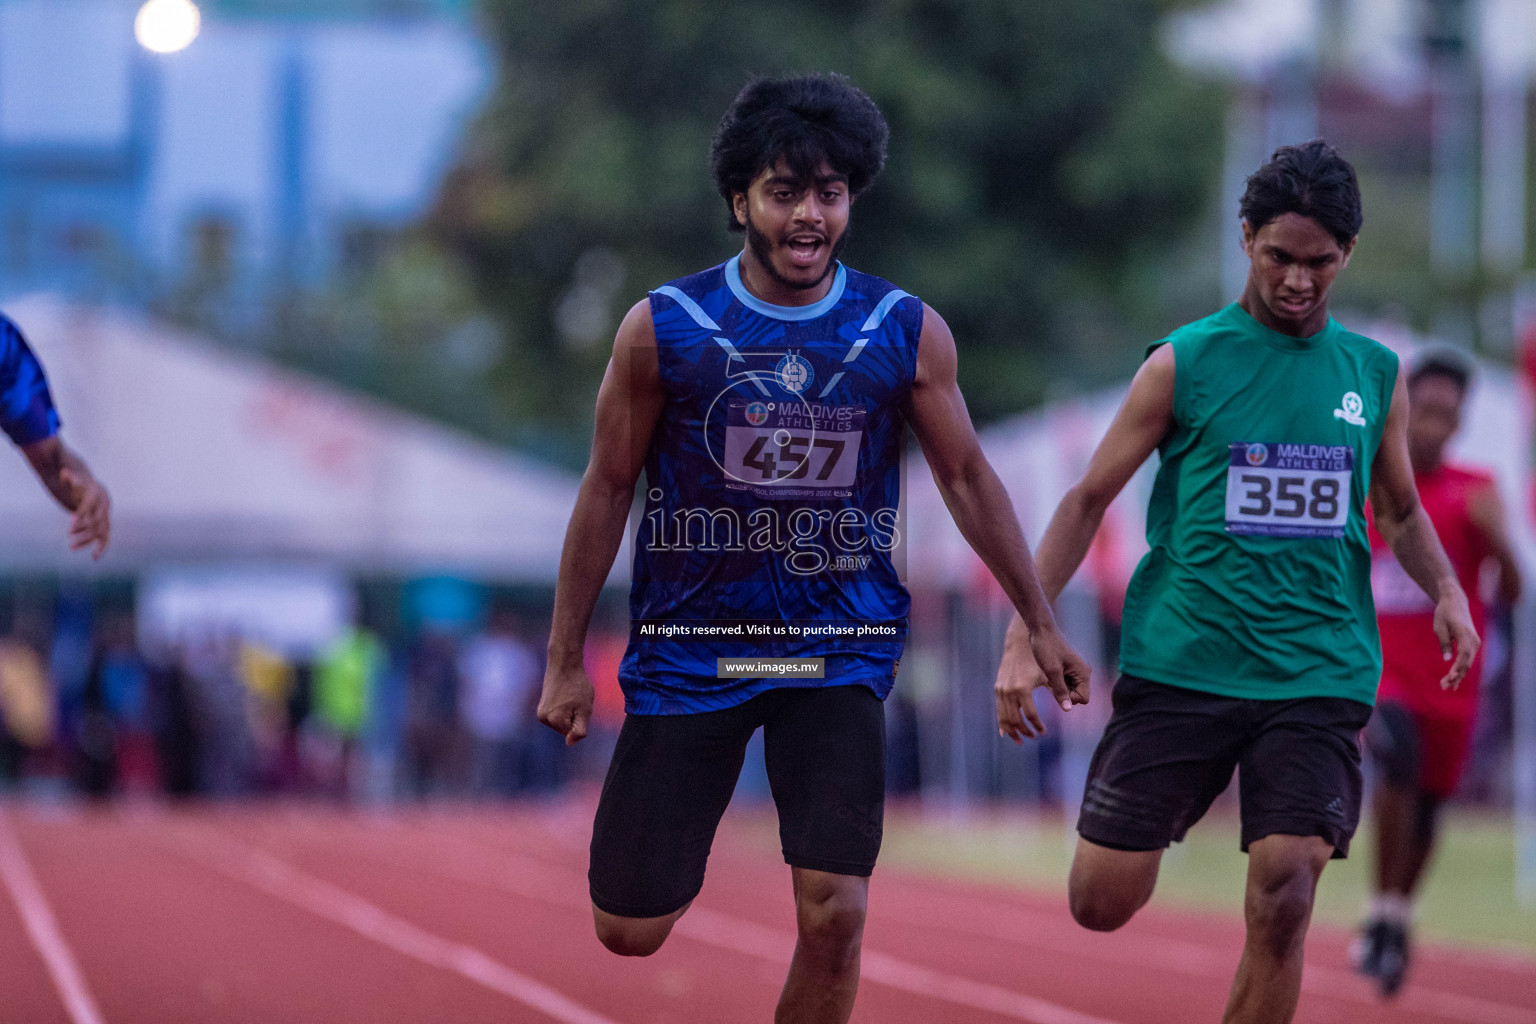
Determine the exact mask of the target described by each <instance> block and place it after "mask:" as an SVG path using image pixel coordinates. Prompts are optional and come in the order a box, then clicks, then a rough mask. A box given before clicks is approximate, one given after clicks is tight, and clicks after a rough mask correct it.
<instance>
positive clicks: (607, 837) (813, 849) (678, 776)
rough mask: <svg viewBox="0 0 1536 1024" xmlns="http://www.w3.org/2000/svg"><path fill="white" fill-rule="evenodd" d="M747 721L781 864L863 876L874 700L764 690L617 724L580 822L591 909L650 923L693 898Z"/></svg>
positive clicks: (845, 692)
mask: <svg viewBox="0 0 1536 1024" xmlns="http://www.w3.org/2000/svg"><path fill="white" fill-rule="evenodd" d="M759 726H761V727H762V729H763V747H764V754H765V757H766V760H767V763H768V782H769V785H770V786H771V787H772V790H773V800H774V803H775V804H776V805H777V806H778V811H779V838H780V841H781V843H782V845H783V849H784V860H785V862H786V863H788V864H789V865H791V866H792V867H799V868H809V869H811V870H814V871H827V872H831V873H833V874H840V875H862V876H868V875H869V874H870V873H872V872H873V871H874V867H875V858H876V856H877V855H878V854H879V852H880V839H881V834H882V828H883V822H884V813H885V707H884V705H883V704H882V703H881V701H880V698H878V697H876V696H875V695H874V693H873V692H872V691H871V690H870V689H869V688H868V687H866V686H861V685H850V686H829V687H814V688H800V687H795V688H784V689H777V690H769V691H767V692H766V693H760V694H758V695H757V696H755V697H753V698H752V699H750V700H748V701H746V702H745V703H742V704H739V705H737V706H735V707H731V708H725V709H723V710H720V711H706V712H701V713H699V714H691V715H630V716H628V717H627V718H625V719H624V727H623V728H622V729H621V730H620V732H619V740H618V745H617V747H616V748H615V749H614V753H613V761H612V762H611V763H610V764H609V766H608V776H607V779H606V780H605V781H604V783H603V795H602V798H601V800H600V801H599V802H598V806H597V820H596V821H595V822H594V823H593V826H592V861H591V867H590V869H589V871H588V881H589V883H590V885H591V892H592V902H593V904H594V905H596V906H597V907H598V909H600V910H603V911H606V912H607V913H610V914H617V915H619V916H621V917H661V916H663V915H666V914H670V913H672V912H673V911H675V910H678V909H680V908H682V907H683V906H685V905H687V904H688V903H689V901H691V900H692V899H693V898H694V897H695V896H697V895H698V893H699V889H700V888H701V887H702V886H703V884H704V865H705V862H706V861H707V860H708V858H709V848H710V846H711V844H712V843H713V842H714V838H715V829H716V827H717V826H718V825H719V824H720V817H721V815H722V814H724V813H725V808H726V805H727V804H729V803H730V801H731V794H732V792H734V790H735V788H736V779H737V776H738V775H740V773H741V765H742V760H743V758H744V756H745V753H746V749H747V741H748V740H749V739H750V738H751V736H752V733H753V732H754V731H755V730H756V729H757V728H758V727H759Z"/></svg>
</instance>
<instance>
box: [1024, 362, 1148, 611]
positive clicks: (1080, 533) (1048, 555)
mask: <svg viewBox="0 0 1536 1024" xmlns="http://www.w3.org/2000/svg"><path fill="white" fill-rule="evenodd" d="M1173 380H1174V357H1173V346H1172V345H1163V346H1161V347H1160V348H1158V349H1157V350H1156V351H1154V352H1153V353H1152V354H1151V355H1150V356H1148V357H1147V360H1146V362H1144V363H1142V364H1141V369H1140V370H1138V371H1137V372H1136V376H1135V378H1134V379H1133V380H1132V381H1131V389H1130V391H1129V392H1128V393H1127V394H1126V396H1125V402H1124V403H1122V404H1121V406H1120V411H1119V412H1117V413H1115V418H1114V420H1113V422H1111V423H1110V425H1109V430H1108V431H1107V432H1106V433H1105V434H1104V439H1103V440H1102V441H1100V442H1099V446H1098V448H1096V449H1094V452H1093V456H1092V458H1090V459H1089V460H1088V468H1087V470H1086V471H1084V473H1083V478H1082V479H1081V480H1080V481H1078V482H1077V484H1076V485H1075V486H1073V487H1072V488H1071V489H1070V490H1068V491H1067V493H1066V494H1065V495H1063V496H1062V499H1061V503H1060V504H1059V505H1057V506H1056V512H1055V514H1054V515H1052V516H1051V522H1050V525H1048V526H1047V527H1046V530H1045V536H1044V537H1043V538H1042V539H1041V541H1040V582H1041V583H1042V584H1044V585H1045V593H1046V596H1047V597H1049V598H1050V599H1051V600H1052V601H1055V600H1056V598H1058V597H1060V596H1061V592H1062V591H1063V590H1065V589H1066V587H1067V583H1068V581H1070V580H1071V579H1072V576H1073V574H1074V573H1076V572H1077V567H1078V566H1080V565H1082V564H1083V559H1084V558H1085V557H1087V555H1088V548H1089V546H1090V545H1092V544H1093V536H1094V534H1096V533H1097V532H1098V530H1099V524H1100V523H1101V522H1103V521H1104V513H1105V511H1106V510H1108V508H1109V506H1110V503H1111V502H1113V501H1114V500H1115V498H1116V497H1117V496H1118V495H1119V494H1120V492H1121V491H1122V490H1124V489H1125V485H1126V484H1127V483H1128V482H1130V479H1131V477H1132V476H1134V475H1135V474H1136V471H1137V470H1138V469H1140V468H1141V464H1142V463H1144V462H1146V461H1147V459H1148V457H1150V456H1151V454H1152V453H1153V452H1154V451H1155V450H1156V449H1157V446H1158V445H1159V444H1161V443H1162V441H1163V438H1165V437H1167V436H1168V431H1169V429H1170V428H1171V427H1172V426H1173Z"/></svg>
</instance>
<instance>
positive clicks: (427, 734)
mask: <svg viewBox="0 0 1536 1024" xmlns="http://www.w3.org/2000/svg"><path fill="white" fill-rule="evenodd" d="M458 703H459V670H458V659H457V658H456V657H455V654H454V649H453V639H452V637H450V636H449V635H448V634H446V633H444V632H441V631H439V630H436V629H428V630H427V631H425V632H423V633H422V634H421V636H419V637H418V638H417V640H416V643H415V645H414V646H413V647H412V648H411V652H410V655H409V657H408V659H407V667H406V713H405V740H406V742H405V746H406V755H405V756H406V764H405V770H406V789H407V792H409V793H410V795H412V796H416V797H430V796H444V795H447V794H448V793H449V792H451V791H452V790H453V789H454V788H456V787H455V785H454V783H455V782H456V781H457V777H458V776H460V774H461V773H460V772H459V770H458V769H459V750H460V746H461V745H460V743H459V728H458V726H459V708H458Z"/></svg>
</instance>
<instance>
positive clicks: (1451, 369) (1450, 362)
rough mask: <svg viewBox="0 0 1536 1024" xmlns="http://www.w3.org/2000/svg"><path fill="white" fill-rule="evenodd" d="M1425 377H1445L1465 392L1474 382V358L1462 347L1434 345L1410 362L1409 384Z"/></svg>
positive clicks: (1412, 384) (1411, 385) (1413, 383)
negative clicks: (1463, 350) (1461, 348)
mask: <svg viewBox="0 0 1536 1024" xmlns="http://www.w3.org/2000/svg"><path fill="white" fill-rule="evenodd" d="M1425 377H1445V378H1446V379H1448V380H1450V381H1452V382H1454V383H1455V385H1456V386H1457V387H1458V388H1460V389H1461V390H1462V391H1463V392H1465V391H1466V390H1467V388H1468V387H1469V386H1470V385H1471V384H1472V360H1471V358H1470V357H1468V356H1467V355H1466V354H1465V353H1464V352H1462V351H1461V350H1460V349H1455V348H1451V347H1450V346H1448V345H1434V346H1431V347H1430V348H1427V349H1424V350H1423V351H1421V352H1419V353H1418V354H1417V355H1415V356H1414V357H1413V359H1412V360H1411V361H1410V362H1409V364H1408V386H1409V387H1413V386H1414V385H1415V384H1417V383H1418V382H1419V381H1421V380H1423V379H1424V378H1425Z"/></svg>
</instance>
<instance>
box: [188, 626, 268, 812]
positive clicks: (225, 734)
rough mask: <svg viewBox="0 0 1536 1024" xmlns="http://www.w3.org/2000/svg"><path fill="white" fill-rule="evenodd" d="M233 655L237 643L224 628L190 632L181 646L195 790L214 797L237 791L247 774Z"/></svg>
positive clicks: (247, 749) (247, 741) (247, 742)
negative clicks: (194, 758)
mask: <svg viewBox="0 0 1536 1024" xmlns="http://www.w3.org/2000/svg"><path fill="white" fill-rule="evenodd" d="M237 654H238V645H237V644H236V643H235V641H234V638H233V637H232V636H230V635H229V634H227V633H217V634H216V633H208V634H204V635H202V636H198V637H194V638H193V639H192V640H191V641H190V642H189V643H188V644H187V646H186V651H185V659H184V664H185V667H186V675H187V679H188V681H189V682H190V683H191V686H190V688H189V690H190V695H191V697H192V700H191V708H192V718H193V723H194V724H193V728H194V731H195V732H196V734H197V751H198V755H199V764H198V778H199V781H200V783H201V785H200V787H199V790H200V792H202V793H204V794H206V795H208V796H213V797H231V796H242V795H244V794H245V793H246V792H247V790H248V789H249V782H250V778H251V764H252V760H253V756H252V755H253V751H252V749H251V736H250V731H249V729H248V727H247V722H248V720H247V716H246V698H245V687H244V685H243V684H242V683H241V682H240V678H239V669H238V666H237V664H236V656H237Z"/></svg>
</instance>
